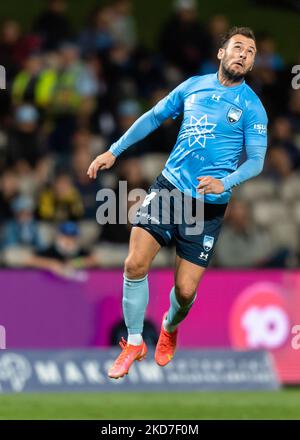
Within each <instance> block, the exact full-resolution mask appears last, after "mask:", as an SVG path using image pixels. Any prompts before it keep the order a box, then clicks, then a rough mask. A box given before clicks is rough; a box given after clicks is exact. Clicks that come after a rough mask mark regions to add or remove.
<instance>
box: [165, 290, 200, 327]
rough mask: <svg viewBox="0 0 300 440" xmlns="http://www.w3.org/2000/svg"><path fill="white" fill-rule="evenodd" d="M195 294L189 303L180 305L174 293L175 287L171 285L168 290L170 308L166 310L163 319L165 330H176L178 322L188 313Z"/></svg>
mask: <svg viewBox="0 0 300 440" xmlns="http://www.w3.org/2000/svg"><path fill="white" fill-rule="evenodd" d="M196 296H197V294H196V295H195V296H194V298H193V300H192V301H191V302H190V303H189V304H187V305H185V306H181V305H180V304H179V302H178V301H177V298H176V295H175V287H172V289H171V292H170V308H169V310H168V314H167V319H166V320H165V321H164V328H165V330H167V332H173V331H174V330H176V327H177V326H178V324H179V323H180V322H181V321H183V320H184V318H185V317H186V316H187V314H188V313H189V310H190V308H191V307H192V305H193V304H194V302H195V299H196Z"/></svg>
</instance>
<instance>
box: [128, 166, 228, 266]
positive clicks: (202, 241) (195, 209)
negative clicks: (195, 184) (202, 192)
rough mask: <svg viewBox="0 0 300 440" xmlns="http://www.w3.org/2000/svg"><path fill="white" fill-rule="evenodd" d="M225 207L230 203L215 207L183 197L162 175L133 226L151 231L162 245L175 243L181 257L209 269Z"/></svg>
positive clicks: (149, 193) (151, 187)
mask: <svg viewBox="0 0 300 440" xmlns="http://www.w3.org/2000/svg"><path fill="white" fill-rule="evenodd" d="M161 190H164V191H161ZM170 191H172V197H170ZM158 195H159V197H157V196H158ZM226 207H227V203H225V204H212V203H205V202H204V201H203V200H201V199H196V198H194V197H189V196H186V197H183V193H182V192H181V191H179V190H178V189H177V188H176V187H175V186H174V185H173V184H172V183H171V182H169V181H168V180H167V179H166V178H165V177H164V176H163V175H162V174H160V175H159V176H158V177H157V178H156V180H155V181H154V183H153V184H152V185H151V186H150V187H149V189H148V194H147V196H146V198H145V199H144V201H143V203H142V205H141V206H140V207H139V209H138V210H137V213H136V217H135V220H134V222H133V226H137V227H141V228H143V229H145V230H146V231H148V232H149V233H150V234H151V235H152V236H153V237H154V238H155V239H156V241H157V242H158V243H159V244H160V245H161V246H166V245H168V244H170V242H171V241H172V240H174V242H175V245H176V254H177V255H178V256H179V257H181V258H183V259H185V260H187V261H190V262H192V263H194V264H197V265H198V266H202V267H207V266H208V264H209V261H210V259H211V257H212V253H213V249H214V246H215V244H216V242H217V239H218V236H219V233H220V229H221V225H222V221H223V218H224V214H225V211H226Z"/></svg>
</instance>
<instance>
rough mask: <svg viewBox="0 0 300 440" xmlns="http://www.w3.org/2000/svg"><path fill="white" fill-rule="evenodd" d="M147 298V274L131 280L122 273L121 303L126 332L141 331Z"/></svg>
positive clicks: (135, 332)
mask: <svg viewBox="0 0 300 440" xmlns="http://www.w3.org/2000/svg"><path fill="white" fill-rule="evenodd" d="M148 300H149V287H148V275H146V276H145V277H144V278H141V279H140V280H131V279H129V278H127V277H126V275H125V274H124V284H123V301H122V304H123V314H124V320H125V324H126V327H127V330H128V334H137V333H142V331H143V327H144V316H145V312H146V307H147V304H148Z"/></svg>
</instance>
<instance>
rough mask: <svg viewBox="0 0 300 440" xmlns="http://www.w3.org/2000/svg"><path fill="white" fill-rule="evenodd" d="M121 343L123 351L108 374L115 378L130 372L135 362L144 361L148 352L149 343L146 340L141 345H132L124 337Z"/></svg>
mask: <svg viewBox="0 0 300 440" xmlns="http://www.w3.org/2000/svg"><path fill="white" fill-rule="evenodd" d="M119 345H120V346H121V347H122V352H121V353H120V355H119V356H118V357H117V359H116V360H115V362H114V364H113V366H112V367H111V368H110V369H109V371H108V376H109V377H111V378H113V379H119V377H123V376H125V374H128V370H129V368H130V367H131V365H132V364H133V362H134V361H135V360H137V361H142V360H143V359H145V357H146V353H147V345H146V343H145V342H144V341H143V342H142V343H141V344H140V345H131V344H128V343H127V341H126V339H124V338H123V337H122V338H121V341H120V342H119Z"/></svg>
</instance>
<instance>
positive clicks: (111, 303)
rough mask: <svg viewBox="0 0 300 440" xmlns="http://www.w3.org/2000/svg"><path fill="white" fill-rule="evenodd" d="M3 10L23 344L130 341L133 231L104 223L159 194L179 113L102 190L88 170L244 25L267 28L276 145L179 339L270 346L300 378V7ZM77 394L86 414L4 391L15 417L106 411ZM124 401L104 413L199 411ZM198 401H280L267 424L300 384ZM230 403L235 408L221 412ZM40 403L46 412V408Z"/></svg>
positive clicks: (8, 295) (160, 279)
mask: <svg viewBox="0 0 300 440" xmlns="http://www.w3.org/2000/svg"><path fill="white" fill-rule="evenodd" d="M262 3H264V5H262ZM271 3H272V4H271ZM49 4H50V6H48V5H49ZM282 5H284V6H282ZM182 6H183V8H182ZM186 6H187V9H186ZM0 8H1V9H0V10H1V18H2V23H1V41H0V64H2V65H4V66H5V68H6V73H7V77H6V81H7V89H6V90H5V91H4V90H1V93H0V172H1V177H0V179H1V187H0V220H1V255H0V261H1V266H2V269H1V271H0V279H1V286H2V287H1V308H0V324H1V325H3V326H5V329H6V339H7V348H8V349H19V348H22V349H32V348H34V349H50V348H51V349H53V348H60V349H61V348H82V347H87V348H88V347H107V346H109V345H111V344H116V343H117V341H118V337H119V335H120V334H121V333H122V331H124V328H123V327H122V325H121V323H120V317H121V308H120V307H121V303H120V301H121V280H122V269H121V267H122V264H123V261H124V258H125V256H126V252H127V243H128V238H129V233H130V225H128V226H127V225H122V226H118V225H117V226H115V227H111V226H110V227H108V226H103V227H101V226H99V225H98V224H97V223H96V221H95V211H96V207H97V203H96V201H95V194H96V192H97V190H98V189H100V188H104V187H111V188H115V186H116V185H117V182H118V180H120V179H124V180H127V182H128V189H129V190H130V189H132V188H134V187H141V188H147V186H148V185H149V183H150V182H151V181H152V180H153V178H154V177H155V176H156V175H157V174H158V173H159V171H160V170H161V169H162V167H163V164H164V162H165V160H166V157H167V155H168V152H169V151H170V150H171V148H172V146H173V144H174V140H175V139H176V133H177V129H178V123H179V122H171V123H170V122H168V123H166V124H164V126H163V127H162V128H160V129H159V130H158V131H157V132H156V133H155V134H153V135H151V136H149V138H148V139H147V140H145V141H142V142H140V143H139V145H136V146H134V147H132V148H131V149H129V150H128V152H126V153H125V154H124V155H122V157H121V158H120V159H119V161H118V164H117V166H116V167H115V168H114V169H113V170H111V171H106V172H103V173H101V174H100V175H99V177H98V179H97V181H96V182H95V183H94V182H90V181H89V180H88V179H87V177H86V174H85V173H86V169H87V166H88V164H89V163H90V161H91V159H92V158H93V157H94V156H95V155H96V154H99V153H101V152H102V151H105V150H106V149H107V148H108V146H109V145H110V144H111V143H112V142H113V141H114V140H116V139H118V137H119V136H120V135H121V134H122V133H123V132H124V130H126V128H128V127H129V126H130V125H131V124H132V122H133V121H134V120H135V119H136V118H137V117H138V116H139V115H140V114H141V113H142V112H143V111H144V110H146V109H148V108H149V107H150V106H151V105H153V104H154V103H155V102H156V101H157V100H158V99H160V98H161V97H162V96H164V95H165V94H166V93H167V92H168V90H170V89H172V88H173V87H175V86H176V85H177V84H178V83H179V82H181V81H182V80H183V79H185V78H186V77H188V76H190V75H195V74H202V73H210V72H213V71H215V70H216V69H217V64H216V60H215V52H216V48H217V47H218V35H219V33H220V32H223V31H224V30H226V29H227V28H228V27H229V26H230V25H233V24H241V25H249V26H251V27H253V29H254V31H255V32H256V33H257V38H258V48H259V50H260V55H259V56H258V58H257V63H256V67H255V69H254V70H253V73H252V74H251V76H250V78H249V83H250V84H251V86H252V87H253V88H254V90H255V91H256V92H257V93H258V95H259V96H260V97H261V99H262V101H263V103H264V105H265V106H266V108H267V111H268V114H269V119H270V125H269V139H270V141H269V151H268V156H267V160H266V165H265V169H264V171H263V173H262V175H261V176H260V177H258V178H256V179H255V180H253V181H250V182H246V183H245V184H244V185H243V186H241V188H239V189H236V190H235V191H234V198H233V200H232V202H231V209H230V210H229V212H228V215H227V218H226V223H225V225H224V227H223V232H222V235H221V237H220V240H219V243H218V247H217V250H216V255H215V258H214V260H213V264H212V268H211V269H210V271H209V273H208V274H207V277H206V279H205V280H204V281H203V285H202V286H201V287H200V289H199V292H201V289H203V294H202V302H201V301H199V302H198V304H197V306H195V309H193V311H192V312H191V315H190V318H189V322H188V321H187V322H186V323H183V326H182V333H184V336H181V339H180V340H179V344H180V345H179V346H180V348H187V347H194V348H204V347H205V348H209V347H210V348H226V349H229V348H233V349H257V348H263V349H267V350H269V351H270V352H271V353H272V356H273V359H274V362H275V365H276V371H277V373H278V375H279V377H280V380H281V382H282V383H284V384H286V385H287V384H289V385H290V384H296V383H299V382H300V361H299V357H300V351H299V350H297V344H296V345H294V346H293V345H292V338H293V334H292V328H293V327H294V326H296V325H300V312H299V310H300V307H299V293H298V292H299V287H298V286H299V272H298V270H297V268H298V266H299V256H300V254H299V236H300V199H299V193H300V174H299V167H300V124H299V114H300V90H294V89H292V87H291V80H292V74H291V67H292V66H293V65H295V64H300V49H299V45H298V40H297V30H298V29H299V10H298V9H297V2H293V1H290V2H288V1H287V2H278V5H276V2H275V3H274V2H270V5H269V6H268V4H267V2H260V1H240V2H236V1H218V2H215V3H213V2H211V4H207V2H201V1H198V2H193V1H182V2H180V1H178V2H173V1H162V2H159V1H151V2H150V1H132V2H130V1H128V2H127V1H120V2H118V1H117V2H109V1H107V2H97V1H86V2H84V3H83V2H80V1H76V0H74V1H58V0H57V1H53V2H51V1H50V2H46V1H45V2H43V1H37V0H36V1H32V0H31V1H28V2H26V5H25V3H23V2H19V1H16V0H15V1H10V2H9V3H5V4H2V5H1V7H0ZM48 8H54V9H55V11H56V12H55V13H53V12H51V13H50V12H49V9H48ZM245 17H246V18H245ZM180 23H181V25H180ZM170 29H172V30H173V31H171V30H170ZM174 48H175V50H174ZM55 242H56V243H58V244H59V251H57V249H56V248H55V247H54V246H53V243H55ZM173 261H174V249H173V248H172V246H170V248H168V249H164V250H162V251H161V253H160V254H159V256H158V257H157V259H156V260H155V264H154V267H155V270H153V271H152V274H150V281H151V280H152V281H151V282H152V285H153V287H152V290H151V292H152V300H151V301H152V303H150V305H149V310H148V315H147V318H148V319H149V326H148V327H147V337H148V338H149V341H151V340H152V342H155V338H156V337H157V331H158V330H159V322H160V319H161V315H162V312H163V311H164V310H165V307H166V304H167V296H168V290H169V287H170V286H169V284H170V283H171V281H172V272H171V271H170V269H169V268H171V267H172V264H173ZM111 269H113V271H111ZM224 269H226V271H225V270H224ZM151 276H152V278H151ZM110 280H113V281H110ZM225 285H226V288H224V286H225ZM104 286H105V287H104ZM249 292H250V293H249ZM200 299H201V295H200ZM266 307H271V308H272V307H273V310H274V307H275V308H276V311H277V313H275V315H272V316H273V317H271V319H269V321H265V325H261V333H260V334H259V335H258V340H257V339H256V340H254V342H253V338H251V337H250V335H251V331H253V326H254V327H255V325H254V324H253V322H252V324H251V325H250V327H248V328H247V329H245V327H243V325H242V319H243V316H244V315H245V313H246V312H247V311H248V312H249V310H252V309H253V308H256V309H257V308H258V309H261V310H262V309H264V308H266ZM108 316H109V319H108ZM261 316H262V315H261ZM256 324H257V322H256ZM251 328H252V330H251ZM113 330H114V331H113ZM274 335H275V337H274ZM44 398H46V396H44ZM73 398H74V401H75V400H76V399H78V406H77V407H76V405H75V404H74V407H73V409H72V407H71V406H70V405H69V404H68V397H64V396H63V395H61V396H57V397H54V396H52V397H49V396H47V399H49V400H43V398H42V396H39V397H37V396H32V395H31V396H28V395H27V396H26V394H24V396H23V395H20V394H19V395H18V396H1V400H3V403H4V402H7V403H8V405H7V406H5V408H6V409H5V410H3V411H2V415H1V414H0V417H1V416H2V417H3V418H5V417H15V418H18V417H20V418H22V417H26V416H27V417H30V416H31V417H33V416H35V417H39V416H40V417H43V416H44V417H47V416H49V417H51V416H52V417H54V418H55V417H60V416H61V417H63V416H65V417H70V418H72V417H74V418H81V417H99V408H98V406H97V405H98V404H99V401H98V400H97V395H96V396H95V395H94V396H90V395H84V396H83V395H80V396H78V397H75V395H74V397H73ZM164 398H166V399H167V394H165V395H164V394H163V393H162V394H161V395H160V397H159V399H162V400H160V401H161V402H163V399H164ZM23 399H24V400H23ZM55 399H56V400H55ZM82 399H83V400H84V399H86V401H85V402H86V408H84V405H83V406H80V402H81V401H82ZM109 399H111V400H110V405H111V406H109V408H107V412H105V411H104V410H103V408H102V409H101V411H103V412H100V416H102V417H104V418H109V416H111V417H114V414H120V408H122V405H121V402H122V401H123V400H122V399H125V401H126V402H127V403H128V405H129V404H130V408H131V412H130V410H129V409H128V412H126V411H125V412H123V414H124V417H131V418H134V416H135V414H137V416H138V415H139V414H143V415H140V417H144V418H146V417H147V414H149V416H151V415H152V416H153V417H155V416H156V417H157V414H162V417H163V414H165V416H166V417H170V418H172V417H173V418H176V417H180V414H184V413H182V412H180V411H183V409H182V408H181V409H179V410H178V411H173V413H172V411H171V410H168V412H163V411H164V409H162V408H160V409H159V411H160V412H159V413H157V412H155V408H157V406H156V405H157V397H156V395H153V396H152V397H151V399H153V401H152V400H151V399H150V400H149V408H152V412H151V410H150V409H149V408H148V409H147V411H148V413H147V411H146V409H145V412H144V413H139V412H137V411H138V410H137V407H138V406H139V403H138V402H139V401H140V400H139V399H143V395H142V394H133V393H131V394H130V395H128V394H126V395H125V394H123V396H122V397H121V396H118V397H117V398H116V397H115V398H113V397H109ZM117 399H119V402H117V403H116V400H117ZM126 399H127V400H126ZM174 399H175V394H174ZM178 399H180V396H178ZM189 399H191V402H192V403H191V406H189V410H190V412H189V413H187V414H186V416H187V417H193V414H194V418H198V417H204V418H205V417H211V418H214V417H216V418H217V417H222V414H223V415H224V417H229V418H235V417H243V418H247V417H251V416H253V417H262V413H261V412H259V411H257V403H258V402H260V403H261V405H263V406H264V408H267V407H268V408H269V410H268V412H266V413H264V415H265V416H266V417H271V418H276V417H298V418H299V413H298V412H297V409H296V406H295V405H296V399H297V389H293V390H292V391H290V390H289V391H286V390H285V391H278V392H277V394H276V396H274V395H272V393H271V395H270V394H268V393H266V394H263V393H253V394H251V395H249V394H244V395H241V394H238V395H236V394H235V395H233V394H232V395H229V394H226V396H224V395H223V394H208V395H207V394H203V393H202V394H200V395H196V394H195V395H192V397H191V395H190V394H188V395H187V398H186V402H187V401H188V400H189ZM227 399H229V400H230V399H232V406H229V407H228V408H229V409H228V410H226V411H225V412H222V411H221V412H220V408H223V402H224V400H226V401H227ZM99 400H100V398H99ZM270 401H272V402H273V405H270ZM26 402H27V403H28V406H27V407H26V408H25V406H26ZM37 402H38V404H39V405H41V408H42V407H43V409H41V411H40V414H35V413H34V412H33V411H32V408H33V407H34V406H35V405H36V404H37ZM48 402H50V403H49V408H48V409H47V405H48ZM151 402H152V403H151ZM206 402H211V403H210V405H211V406H210V410H209V411H208V410H207V408H206V406H205V403H206ZM246 402H247V404H246ZM43 405H44V406H43ZM116 405H117V406H116ZM118 405H120V406H119V407H118ZM131 405H132V406H131ZM244 405H245V406H244ZM2 407H4V405H2ZM75 407H76V408H75ZM239 407H240V408H242V410H240V411H239V409H238V408H239ZM284 407H285V411H283V409H282V408H284ZM63 408H65V409H66V411H65V413H64V410H63ZM117 408H118V410H117ZM47 411H48V412H47ZM97 411H98V412H97ZM157 411H158V409H157ZM161 411H162V412H161ZM223 411H224V408H223Z"/></svg>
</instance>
